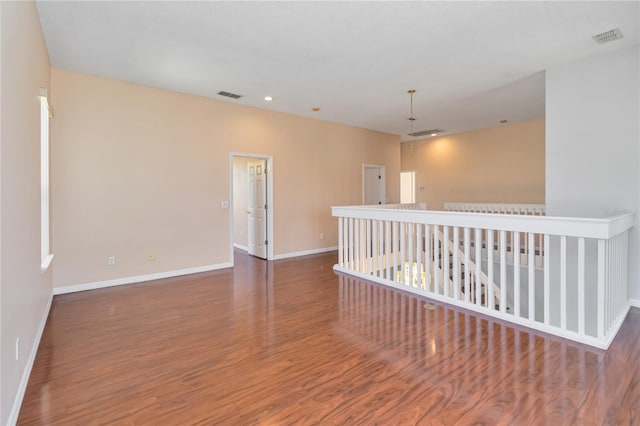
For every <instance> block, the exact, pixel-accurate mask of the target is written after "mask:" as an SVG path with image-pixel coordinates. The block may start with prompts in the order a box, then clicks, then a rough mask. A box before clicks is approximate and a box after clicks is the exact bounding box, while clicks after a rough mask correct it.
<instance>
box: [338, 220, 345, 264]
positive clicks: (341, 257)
mask: <svg viewBox="0 0 640 426" xmlns="http://www.w3.org/2000/svg"><path fill="white" fill-rule="evenodd" d="M343 223H344V219H343V218H342V217H339V218H338V264H339V265H340V266H344V241H343V239H342V232H343V227H344V224H343Z"/></svg>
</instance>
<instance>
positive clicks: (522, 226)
mask: <svg viewBox="0 0 640 426" xmlns="http://www.w3.org/2000/svg"><path fill="white" fill-rule="evenodd" d="M331 210H332V215H333V216H341V217H352V218H366V219H376V220H389V221H400V222H413V223H423V224H436V225H447V226H458V227H468V228H481V229H494V230H505V231H518V232H533V233H536V234H549V235H565V236H569V237H585V238H599V239H608V238H611V237H613V236H615V235H618V234H620V233H622V232H624V231H626V230H627V229H629V228H631V227H632V226H633V222H634V215H633V214H631V213H628V214H622V215H619V216H613V217H607V218H581V217H554V216H527V215H512V214H487V213H466V212H450V211H434V210H401V209H398V210H396V209H383V208H376V207H371V206H336V207H332V208H331Z"/></svg>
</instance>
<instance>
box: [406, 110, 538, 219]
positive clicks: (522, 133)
mask: <svg viewBox="0 0 640 426" xmlns="http://www.w3.org/2000/svg"><path fill="white" fill-rule="evenodd" d="M544 129H545V128H544V120H543V119H540V120H534V121H529V122H525V123H518V124H513V125H503V126H501V127H494V128H490V129H482V130H476V131H473V132H466V133H459V134H455V135H451V136H443V137H434V138H428V139H422V140H419V141H415V142H404V143H403V144H402V148H401V152H402V154H401V158H402V169H403V170H416V188H417V190H416V202H426V203H427V206H428V208H429V209H431V210H442V209H443V208H444V203H445V202H452V201H458V202H486V203H540V204H544V185H545V182H544V176H545V169H544V167H545V166H544V158H545V151H544V145H545V144H544V133H545V130H544ZM420 187H424V190H422V191H421V190H420V189H419V188H420Z"/></svg>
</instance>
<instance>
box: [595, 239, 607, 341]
mask: <svg viewBox="0 0 640 426" xmlns="http://www.w3.org/2000/svg"><path fill="white" fill-rule="evenodd" d="M605 243H606V242H605V240H598V284H597V285H598V288H597V289H596V294H597V296H596V298H597V300H598V312H597V313H596V315H597V336H598V339H602V338H603V337H604V306H605V293H604V286H605V282H604V277H605V275H604V272H605V271H604V265H605V263H604V262H605Z"/></svg>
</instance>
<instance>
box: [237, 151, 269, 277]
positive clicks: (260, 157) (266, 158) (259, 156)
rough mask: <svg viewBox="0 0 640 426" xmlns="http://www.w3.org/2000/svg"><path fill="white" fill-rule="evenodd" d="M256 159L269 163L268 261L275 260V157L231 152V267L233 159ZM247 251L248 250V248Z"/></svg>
mask: <svg viewBox="0 0 640 426" xmlns="http://www.w3.org/2000/svg"><path fill="white" fill-rule="evenodd" d="M234 157H240V158H256V159H260V160H265V161H266V163H267V170H268V173H267V205H268V206H269V208H268V210H269V212H268V213H267V240H268V241H269V244H268V245H267V260H273V259H275V258H274V255H273V247H274V241H275V237H274V231H273V217H274V216H275V209H274V204H273V192H274V187H273V156H271V155H264V154H251V153H246V152H230V153H229V259H231V266H233V247H234V242H233V240H234V238H233V180H234V176H233V158H234ZM247 251H249V250H248V248H247Z"/></svg>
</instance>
